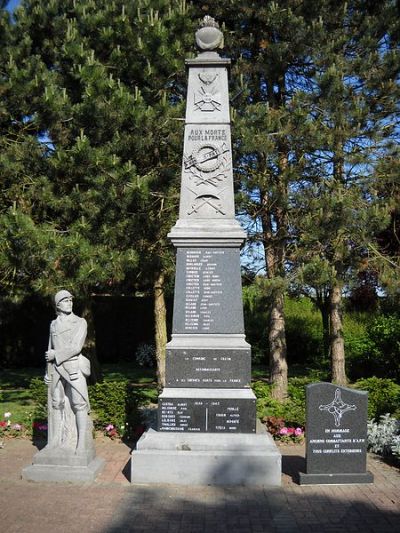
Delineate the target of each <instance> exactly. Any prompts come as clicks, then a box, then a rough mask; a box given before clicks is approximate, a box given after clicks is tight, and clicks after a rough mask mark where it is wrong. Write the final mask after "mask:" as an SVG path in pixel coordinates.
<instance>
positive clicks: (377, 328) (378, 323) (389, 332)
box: [369, 315, 400, 381]
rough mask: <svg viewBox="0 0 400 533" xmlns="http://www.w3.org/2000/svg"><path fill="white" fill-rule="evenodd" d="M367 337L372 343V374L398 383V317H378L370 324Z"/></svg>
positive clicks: (399, 375) (399, 318)
mask: <svg viewBox="0 0 400 533" xmlns="http://www.w3.org/2000/svg"><path fill="white" fill-rule="evenodd" d="M369 336H370V338H371V341H372V342H373V343H374V350H373V353H372V354H371V355H372V360H371V361H370V363H371V366H372V368H373V369H374V374H375V375H378V376H383V377H389V378H393V379H395V380H397V381H400V317H398V316H397V315H380V316H378V317H377V318H376V319H375V320H374V322H373V323H372V324H371V327H370V329H369Z"/></svg>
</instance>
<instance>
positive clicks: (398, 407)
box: [354, 376, 400, 419]
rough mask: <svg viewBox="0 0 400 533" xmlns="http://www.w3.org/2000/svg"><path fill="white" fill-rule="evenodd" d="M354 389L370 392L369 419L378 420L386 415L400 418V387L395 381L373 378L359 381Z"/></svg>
mask: <svg viewBox="0 0 400 533" xmlns="http://www.w3.org/2000/svg"><path fill="white" fill-rule="evenodd" d="M354 387H355V388H356V389H359V390H365V391H368V417H369V418H375V419H378V418H379V417H380V416H382V415H384V414H386V413H390V414H393V415H395V416H400V385H398V384H397V383H395V382H394V381H393V380H391V379H385V378H377V377H375V376H373V377H370V378H365V379H359V380H358V381H356V383H355V384H354Z"/></svg>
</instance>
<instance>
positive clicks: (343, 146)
mask: <svg viewBox="0 0 400 533" xmlns="http://www.w3.org/2000/svg"><path fill="white" fill-rule="evenodd" d="M325 7H326V8H327V9H325V10H324V11H323V13H322V17H321V20H320V22H319V23H318V25H316V27H315V29H316V31H317V32H319V41H320V46H319V48H318V50H317V51H316V53H315V54H314V56H313V64H314V66H315V75H314V76H313V83H314V90H313V91H312V92H310V93H308V94H306V93H305V94H304V95H303V96H304V105H305V106H307V107H308V108H309V116H310V119H312V120H314V121H315V124H316V126H317V129H318V135H317V137H316V141H317V144H316V147H315V148H316V149H315V150H314V151H313V152H310V153H308V154H307V155H306V157H307V158H308V160H309V167H310V170H309V173H310V174H311V175H312V176H313V182H312V185H311V186H310V187H308V188H306V189H305V190H303V191H302V194H301V195H299V196H298V198H299V199H300V203H299V204H298V205H297V210H298V212H299V213H301V214H302V215H303V216H302V217H297V219H298V220H299V222H300V224H299V226H298V231H299V242H298V249H299V253H298V257H297V261H298V260H300V261H303V262H304V268H303V273H304V274H305V276H304V278H303V281H306V282H308V284H309V286H311V287H313V288H314V289H316V294H317V295H319V306H320V308H321V311H322V312H323V315H324V318H325V324H326V327H327V328H329V335H330V343H329V344H330V355H331V359H332V381H334V382H336V383H339V384H345V383H346V381H347V379H346V372H345V356H344V339H343V331H342V330H343V328H342V317H341V313H342V309H341V307H342V293H343V289H344V287H345V286H346V285H347V284H348V283H349V281H350V280H351V278H354V277H355V276H356V275H357V271H358V270H359V269H360V268H365V261H366V260H367V261H368V254H369V252H368V250H369V247H370V246H371V243H373V242H374V240H376V236H377V234H378V233H379V231H380V229H381V228H382V225H384V224H385V223H386V221H387V209H386V208H385V206H384V205H382V202H381V201H380V198H379V195H378V194H377V191H378V188H379V184H378V183H377V182H376V178H377V175H376V173H375V172H374V170H373V169H374V168H375V167H376V166H377V163H378V162H379V160H380V159H381V158H383V157H384V156H385V154H386V152H387V150H388V148H390V146H391V144H392V142H393V139H395V138H396V136H397V135H398V132H397V131H396V130H397V125H398V112H397V111H398V110H397V102H398V96H399V86H398V83H397V82H396V80H397V79H398V73H399V66H400V62H399V61H400V57H399V54H398V52H397V48H398V43H397V38H396V34H398V27H399V26H398V20H397V17H396V10H395V8H394V6H393V3H392V2H381V3H379V5H378V4H377V5H375V4H374V5H370V4H367V3H365V2H350V3H345V2H343V3H340V4H339V5H338V6H337V8H336V9H335V10H331V12H330V11H329V8H330V7H331V6H330V3H329V2H327V3H325ZM323 295H324V296H325V297H324V296H323Z"/></svg>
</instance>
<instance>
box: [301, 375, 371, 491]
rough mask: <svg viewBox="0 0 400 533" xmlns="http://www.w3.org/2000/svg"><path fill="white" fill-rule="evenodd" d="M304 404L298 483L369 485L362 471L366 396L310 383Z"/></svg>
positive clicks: (367, 478)
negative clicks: (303, 469) (303, 440)
mask: <svg viewBox="0 0 400 533" xmlns="http://www.w3.org/2000/svg"><path fill="white" fill-rule="evenodd" d="M306 402H307V407H306V472H305V473H303V472H301V473H300V484H303V485H311V484H341V483H372V481H373V477H372V474H370V473H369V472H367V471H366V460H367V459H366V457H367V456H366V454H367V407H368V393H367V392H364V391H357V390H353V389H349V388H346V387H339V386H338V385H334V384H332V383H313V384H311V385H308V386H307V393H306Z"/></svg>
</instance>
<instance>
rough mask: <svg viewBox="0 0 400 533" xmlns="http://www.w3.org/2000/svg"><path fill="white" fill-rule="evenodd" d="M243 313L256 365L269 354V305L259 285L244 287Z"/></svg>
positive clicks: (253, 360) (252, 356)
mask: <svg viewBox="0 0 400 533" xmlns="http://www.w3.org/2000/svg"><path fill="white" fill-rule="evenodd" d="M242 295H243V312H244V323H245V331H246V337H247V340H248V342H249V343H250V344H251V358H252V362H253V363H255V364H260V363H262V362H263V361H265V360H266V354H268V331H267V320H268V315H269V313H268V303H267V301H266V298H265V297H264V295H263V293H262V291H261V289H260V287H259V286H258V285H257V284H255V283H254V284H252V285H247V286H244V287H243V291H242Z"/></svg>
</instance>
